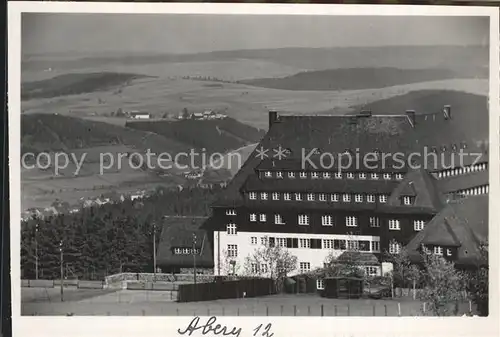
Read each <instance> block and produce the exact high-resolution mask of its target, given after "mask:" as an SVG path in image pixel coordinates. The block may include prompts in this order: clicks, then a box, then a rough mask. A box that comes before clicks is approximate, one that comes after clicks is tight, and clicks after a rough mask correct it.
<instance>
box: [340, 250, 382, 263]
mask: <svg viewBox="0 0 500 337" xmlns="http://www.w3.org/2000/svg"><path fill="white" fill-rule="evenodd" d="M336 261H337V262H339V263H348V262H351V261H355V262H356V263H359V264H363V265H373V264H378V263H379V260H378V259H377V257H376V256H375V255H373V254H372V253H366V252H358V251H345V252H343V253H342V254H340V255H339V257H338V258H337V260H336Z"/></svg>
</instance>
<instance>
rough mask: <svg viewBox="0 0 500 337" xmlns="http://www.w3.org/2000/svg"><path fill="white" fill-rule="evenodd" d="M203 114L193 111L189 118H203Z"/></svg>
mask: <svg viewBox="0 0 500 337" xmlns="http://www.w3.org/2000/svg"><path fill="white" fill-rule="evenodd" d="M203 117H204V115H203V114H202V113H201V112H193V113H192V114H191V119H203Z"/></svg>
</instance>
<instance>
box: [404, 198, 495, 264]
mask: <svg viewBox="0 0 500 337" xmlns="http://www.w3.org/2000/svg"><path fill="white" fill-rule="evenodd" d="M487 237H488V196H487V195H481V196H470V197H468V198H465V199H462V200H459V201H456V202H452V203H450V204H448V205H447V206H446V207H445V208H444V209H443V210H442V211H441V212H439V213H438V214H437V215H436V216H435V217H434V218H433V219H432V220H431V221H429V223H428V224H427V225H426V226H425V228H424V230H422V231H420V232H419V233H418V234H417V235H416V236H415V237H414V238H413V239H412V240H411V241H410V243H408V245H407V249H408V252H409V253H410V256H411V257H412V258H413V259H419V255H420V253H419V250H420V247H421V244H424V245H439V246H450V247H457V248H458V257H457V263H459V264H476V263H478V262H479V261H480V259H481V253H480V250H479V248H480V245H481V244H482V243H484V242H486V241H487Z"/></svg>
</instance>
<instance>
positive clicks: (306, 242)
mask: <svg viewBox="0 0 500 337" xmlns="http://www.w3.org/2000/svg"><path fill="white" fill-rule="evenodd" d="M299 248H307V249H309V248H311V239H299Z"/></svg>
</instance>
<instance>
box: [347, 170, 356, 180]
mask: <svg viewBox="0 0 500 337" xmlns="http://www.w3.org/2000/svg"><path fill="white" fill-rule="evenodd" d="M346 177H347V179H354V173H352V172H348V173H347V174H346Z"/></svg>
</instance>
